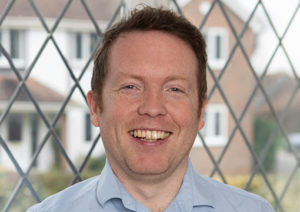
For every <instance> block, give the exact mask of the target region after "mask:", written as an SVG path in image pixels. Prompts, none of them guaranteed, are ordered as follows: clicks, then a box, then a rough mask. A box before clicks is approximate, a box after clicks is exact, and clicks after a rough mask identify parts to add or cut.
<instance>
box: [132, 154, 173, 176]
mask: <svg viewBox="0 0 300 212" xmlns="http://www.w3.org/2000/svg"><path fill="white" fill-rule="evenodd" d="M129 168H130V169H131V171H132V172H134V173H135V174H140V175H162V174H164V173H166V172H167V171H168V170H169V168H170V165H169V164H168V163H167V162H163V161H159V160H153V158H152V159H151V158H150V159H149V160H147V159H144V160H138V161H133V162H132V163H131V164H129Z"/></svg>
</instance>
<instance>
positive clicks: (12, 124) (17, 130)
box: [8, 114, 22, 141]
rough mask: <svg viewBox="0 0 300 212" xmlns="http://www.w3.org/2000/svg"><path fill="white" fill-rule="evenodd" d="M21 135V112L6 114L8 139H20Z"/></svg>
mask: <svg viewBox="0 0 300 212" xmlns="http://www.w3.org/2000/svg"><path fill="white" fill-rule="evenodd" d="M21 135H22V116H21V114H11V115H9V116H8V140H10V141H20V140H21V137H22V136H21Z"/></svg>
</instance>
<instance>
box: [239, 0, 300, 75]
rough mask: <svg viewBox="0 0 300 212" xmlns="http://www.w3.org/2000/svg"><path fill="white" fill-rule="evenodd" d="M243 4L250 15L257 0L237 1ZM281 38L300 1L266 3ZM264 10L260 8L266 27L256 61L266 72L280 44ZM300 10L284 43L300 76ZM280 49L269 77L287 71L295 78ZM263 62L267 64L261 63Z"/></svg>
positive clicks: (263, 30)
mask: <svg viewBox="0 0 300 212" xmlns="http://www.w3.org/2000/svg"><path fill="white" fill-rule="evenodd" d="M237 1H240V2H241V3H243V4H244V5H245V6H246V8H248V9H249V10H250V11H251V10H252V8H253V7H254V6H255V4H256V2H257V0H246V1H245V0H237ZM262 2H263V4H264V6H265V8H266V10H267V12H268V14H269V16H270V18H271V19H272V22H273V25H274V27H275V28H276V31H277V33H278V35H279V36H280V37H281V36H282V35H283V33H284V31H285V29H286V27H287V25H288V23H289V21H290V19H291V17H292V16H293V13H294V12H295V10H296V8H297V7H299V4H300V1H299V0H262ZM261 12H262V7H261V6H260V8H259V14H260V17H262V19H264V21H265V23H266V26H265V27H264V28H263V29H262V31H261V32H260V34H259V37H258V44H259V45H258V48H257V52H256V53H257V54H256V57H254V58H253V62H254V64H255V67H256V68H257V69H258V70H262V69H264V68H265V67H266V61H267V60H268V59H269V58H270V56H271V55H272V53H273V52H274V49H275V48H276V46H277V44H278V39H277V38H276V36H275V33H274V32H273V31H272V29H271V27H270V24H269V21H267V19H265V17H266V16H265V15H264V14H262V13H261ZM299 26H300V10H298V12H297V14H296V16H295V18H294V20H293V22H292V24H291V25H290V28H289V30H288V31H287V33H286V34H285V36H284V38H283V40H282V43H283V45H284V48H285V49H286V52H287V54H288V56H289V58H290V61H291V63H292V64H293V67H294V69H295V71H296V72H297V73H298V75H300V54H299V53H300V27H299ZM283 52H284V51H283V50H282V49H281V48H280V49H279V51H278V52H277V53H276V55H275V57H274V60H273V62H272V63H271V66H270V68H269V70H268V73H274V72H278V71H280V72H281V71H284V72H286V73H288V74H291V75H292V67H291V66H290V65H289V63H288V59H287V57H286V56H285V54H284V53H283ZM261 61H263V62H261Z"/></svg>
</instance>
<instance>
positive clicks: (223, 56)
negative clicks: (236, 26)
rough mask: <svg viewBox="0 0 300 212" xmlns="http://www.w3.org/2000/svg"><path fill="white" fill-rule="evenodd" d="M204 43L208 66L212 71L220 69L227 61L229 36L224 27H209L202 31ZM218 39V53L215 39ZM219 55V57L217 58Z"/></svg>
mask: <svg viewBox="0 0 300 212" xmlns="http://www.w3.org/2000/svg"><path fill="white" fill-rule="evenodd" d="M203 35H204V38H205V41H206V49H207V58H208V64H209V66H210V67H211V68H212V69H222V68H223V67H224V65H225V63H226V61H227V59H228V46H229V35H228V31H227V30H226V28H224V27H210V28H206V29H204V31H203ZM217 37H219V38H220V39H219V42H220V44H219V53H218V51H217V50H216V48H217V44H216V39H217ZM217 54H219V57H217Z"/></svg>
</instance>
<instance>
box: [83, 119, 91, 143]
mask: <svg viewBox="0 0 300 212" xmlns="http://www.w3.org/2000/svg"><path fill="white" fill-rule="evenodd" d="M84 122H85V140H86V141H91V140H92V123H91V116H90V113H86V114H85V121H84Z"/></svg>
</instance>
